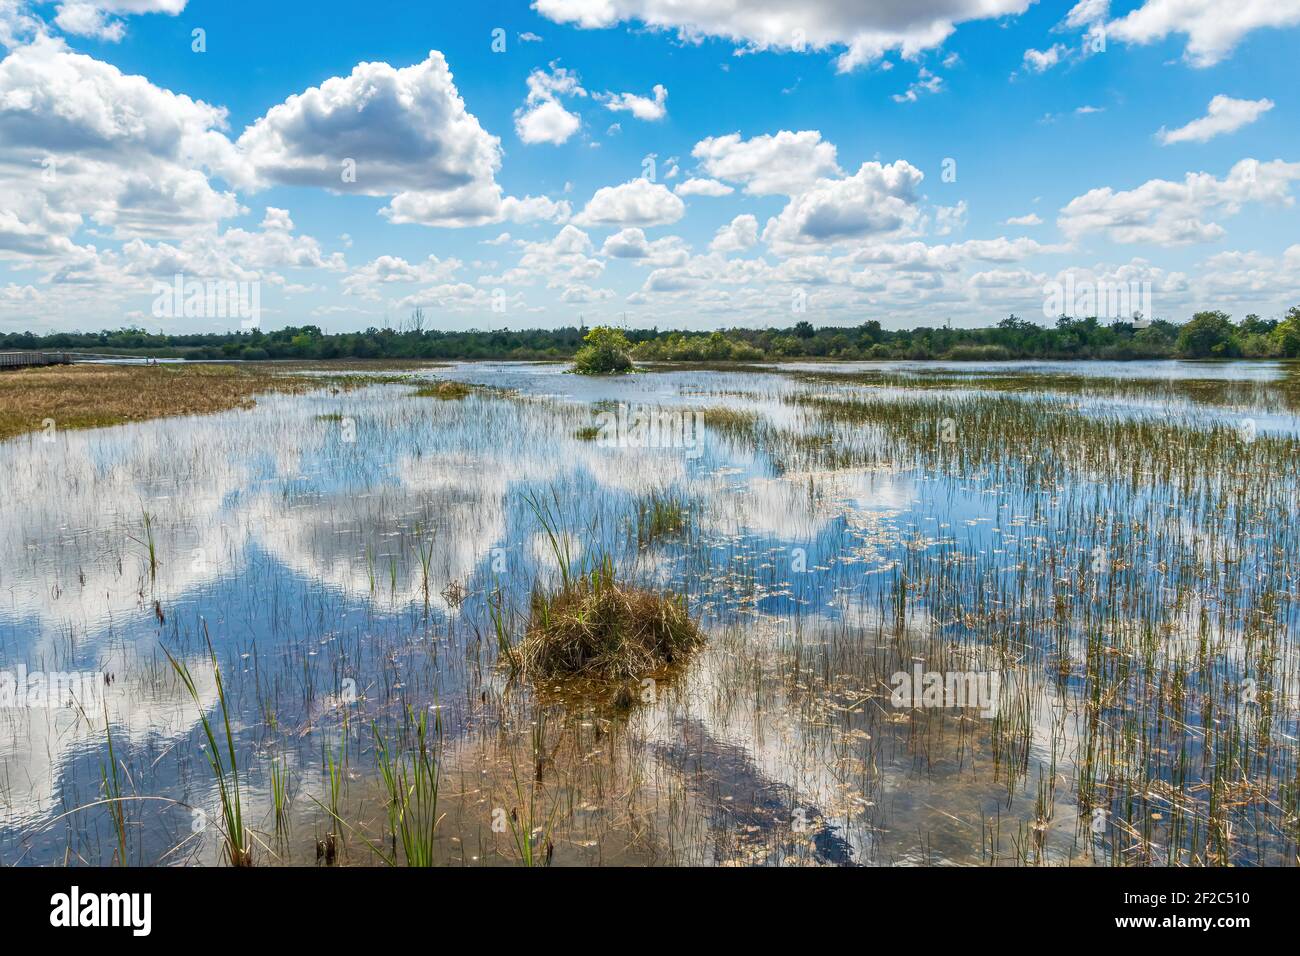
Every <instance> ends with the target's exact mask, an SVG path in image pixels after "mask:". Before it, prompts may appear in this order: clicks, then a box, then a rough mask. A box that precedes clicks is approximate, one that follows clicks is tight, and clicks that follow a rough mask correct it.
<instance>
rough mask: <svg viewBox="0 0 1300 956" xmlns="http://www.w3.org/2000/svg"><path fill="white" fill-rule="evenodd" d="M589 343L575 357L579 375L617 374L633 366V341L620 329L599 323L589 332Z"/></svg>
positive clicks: (576, 369) (585, 339) (576, 370)
mask: <svg viewBox="0 0 1300 956" xmlns="http://www.w3.org/2000/svg"><path fill="white" fill-rule="evenodd" d="M583 341H584V342H586V343H587V344H586V345H584V346H583V347H582V348H580V349H578V354H577V355H575V356H574V357H573V370H574V371H575V372H577V373H578V374H579V375H616V374H618V373H620V372H627V371H630V370H631V368H632V343H631V342H629V341H628V340H627V336H625V335H624V334H623V333H622V332H620V331H619V330H618V329H611V328H607V327H606V326H603V325H598V326H596V327H595V328H594V329H592V330H591V331H590V332H588V333H587V335H586V337H585V338H583Z"/></svg>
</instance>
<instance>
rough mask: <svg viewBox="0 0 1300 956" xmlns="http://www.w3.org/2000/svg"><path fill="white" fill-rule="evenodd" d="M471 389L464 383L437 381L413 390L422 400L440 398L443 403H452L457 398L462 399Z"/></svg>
mask: <svg viewBox="0 0 1300 956" xmlns="http://www.w3.org/2000/svg"><path fill="white" fill-rule="evenodd" d="M471 391H472V389H471V388H470V387H469V386H468V385H466V384H465V383H464V382H450V381H446V380H443V381H438V382H430V383H429V384H428V385H421V386H420V387H419V388H417V389H416V390H415V394H416V395H419V396H421V397H422V398H440V399H442V400H443V401H444V402H447V401H452V400H454V399H458V398H464V397H465V396H466V395H468V394H469V393H470V392H471Z"/></svg>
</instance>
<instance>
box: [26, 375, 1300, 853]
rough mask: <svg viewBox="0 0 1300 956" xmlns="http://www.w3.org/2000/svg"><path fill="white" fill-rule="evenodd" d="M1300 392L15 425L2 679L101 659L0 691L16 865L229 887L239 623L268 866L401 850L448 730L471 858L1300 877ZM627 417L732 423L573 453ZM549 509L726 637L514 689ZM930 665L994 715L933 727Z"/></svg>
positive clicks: (934, 392)
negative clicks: (922, 676)
mask: <svg viewBox="0 0 1300 956" xmlns="http://www.w3.org/2000/svg"><path fill="white" fill-rule="evenodd" d="M1291 374H1292V373H1291V371H1290V369H1289V368H1288V367H1287V366H1285V365H1279V364H1277V363H1225V364H1221V365H1198V364H1190V363H1128V364H1119V363H1069V364H1065V363H1055V364H1053V363H1022V364H1019V365H1012V364H1004V363H997V364H994V365H980V366H970V365H958V364H955V363H954V364H951V365H945V366H940V365H934V364H927V365H921V364H918V363H862V364H853V365H800V366H786V367H782V368H780V369H776V368H771V369H762V370H760V369H753V370H746V371H704V370H678V369H670V370H661V371H652V372H647V373H644V374H638V375H633V376H621V377H617V378H607V379H591V378H581V377H577V376H573V375H566V374H564V370H563V367H562V366H558V365H544V364H542V365H537V364H511V363H491V364H488V363H483V364H462V365H454V366H450V367H445V368H437V369H432V370H430V371H429V372H422V373H416V374H415V375H414V376H413V378H412V380H413V381H418V380H420V379H424V378H435V377H436V378H438V379H456V380H460V381H464V382H467V383H472V384H475V385H483V386H488V387H487V388H481V389H475V390H473V391H472V392H471V393H470V394H469V395H468V396H467V397H464V398H460V399H455V400H449V401H444V400H439V399H437V398H432V397H422V396H418V395H416V394H415V393H414V390H413V389H412V388H411V387H410V386H408V385H403V384H393V383H390V382H387V381H384V382H382V383H377V384H374V385H371V386H366V387H361V388H357V389H352V390H348V391H339V390H338V389H337V388H334V387H330V386H324V387H322V388H321V389H320V390H318V391H313V392H310V393H308V394H305V395H268V396H265V397H262V398H260V399H259V401H258V404H257V406H256V407H255V408H253V409H250V410H240V411H234V412H229V413H223V414H219V415H212V416H206V417H201V418H185V419H164V420H158V421H151V422H144V423H140V424H132V425H126V426H120V427H114V428H106V429H99V430H93V431H81V432H75V431H73V432H57V433H56V434H55V435H53V436H52V438H53V440H45V439H46V438H47V437H50V436H43V435H39V434H38V435H33V436H29V437H24V438H18V439H14V440H10V441H7V442H3V443H0V502H3V509H4V516H3V521H2V522H0V671H16V670H17V669H18V668H20V667H22V668H26V669H27V671H28V672H47V673H48V672H56V671H57V672H69V671H76V672H86V673H92V674H95V675H100V677H101V679H102V682H101V683H99V684H97V685H96V690H95V693H94V694H91V695H88V699H79V700H77V701H76V702H75V703H74V705H73V706H54V707H33V706H8V707H4V708H0V864H4V865H15V864H22V865H31V864H62V863H68V864H82V863H89V864H111V863H117V862H126V863H129V864H142V865H154V864H183V863H206V864H217V863H219V862H221V834H220V827H219V821H220V819H221V812H220V803H219V797H218V794H217V786H216V783H215V781H214V779H213V774H212V771H211V769H210V768H209V765H208V761H207V758H206V756H205V754H204V751H203V747H204V746H205V743H204V741H205V738H204V736H203V734H202V731H201V729H200V726H199V714H200V706H201V707H202V709H203V710H204V711H205V712H207V713H208V714H209V716H210V717H211V718H212V719H214V720H219V719H220V718H219V711H220V708H219V707H218V705H217V691H216V673H215V671H214V669H213V667H212V665H211V663H210V661H209V659H208V658H207V656H206V653H207V651H206V644H205V640H206V639H207V638H210V639H211V642H212V645H213V647H214V650H215V652H216V657H217V661H218V665H219V667H220V673H221V675H222V677H223V679H224V683H225V689H226V694H227V696H228V703H229V707H230V712H231V717H232V733H233V735H234V738H235V741H236V752H237V756H238V763H239V768H240V774H241V781H240V782H241V793H242V799H243V806H244V819H245V822H246V823H247V825H248V826H249V827H250V828H251V829H252V831H253V856H254V862H255V864H256V865H277V864H316V863H317V847H318V841H320V840H323V839H326V838H327V837H328V836H329V835H330V834H334V835H335V836H336V841H337V851H336V852H337V857H336V862H337V863H340V864H374V863H379V862H382V860H383V858H384V857H385V856H388V855H394V854H396V855H398V856H399V858H400V854H397V850H396V842H395V840H394V835H393V833H392V832H391V825H390V818H389V812H388V807H387V793H386V791H385V789H384V787H383V786H382V785H381V783H380V779H379V778H380V774H379V770H378V767H377V763H378V756H379V750H380V748H381V747H384V746H388V747H395V748H398V749H404V748H405V749H409V746H410V740H411V732H412V728H413V727H414V726H415V725H416V724H417V723H418V721H419V720H420V717H421V715H423V716H424V718H425V719H426V720H428V721H429V723H430V725H431V726H433V727H435V732H436V735H437V738H438V758H439V779H440V789H439V798H438V813H439V815H440V816H441V819H440V821H439V823H438V826H437V830H436V834H437V838H436V848H435V857H436V861H437V862H442V863H447V864H450V865H482V864H510V863H518V862H521V860H523V859H526V858H527V856H528V854H526V853H524V852H522V851H521V849H520V844H519V840H518V838H517V836H516V834H517V833H518V832H524V833H527V834H528V836H527V838H526V839H527V840H528V841H529V851H530V852H531V851H534V850H535V851H536V853H537V854H538V855H541V856H543V857H545V856H548V855H549V856H550V857H551V860H552V862H553V863H554V864H556V865H559V864H610V863H626V864H659V865H671V864H718V865H748V864H766V865H774V864H801V865H802V864H812V865H817V864H822V865H850V864H855V865H890V864H1073V865H1089V864H1094V863H1101V864H1144V863H1155V864H1170V863H1193V864H1194V863H1232V864H1236V865H1259V864H1271V865H1278V864H1282V865H1289V864H1294V863H1295V862H1296V845H1297V835H1298V834H1300V817H1298V816H1297V809H1298V806H1297V801H1298V795H1300V776H1298V769H1297V768H1298V766H1300V762H1298V761H1297V736H1296V735H1297V714H1298V712H1300V705H1298V703H1297V691H1298V685H1297V656H1296V648H1295V634H1296V631H1295V624H1296V598H1297V586H1298V585H1297V580H1298V574H1300V519H1298V518H1297V515H1300V480H1298V476H1297V462H1300V456H1298V455H1297V452H1298V451H1300V442H1297V439H1296V436H1297V435H1300V419H1297V410H1298V407H1297V406H1296V405H1295V404H1294V403H1293V402H1294V399H1293V393H1292V391H1291ZM1081 377H1082V378H1086V379H1088V381H1087V382H1086V383H1085V384H1082V385H1081V384H1080V383H1079V382H1078V381H1077V379H1079V378H1081ZM1054 381H1057V382H1059V383H1060V384H1059V387H1054V386H1053V382H1054ZM1067 382H1068V383H1069V384H1068V387H1067V384H1066V383H1067ZM620 407H621V408H622V409H624V411H627V410H631V411H632V412H635V410H636V409H637V408H652V409H655V410H658V411H663V412H667V413H669V414H678V413H681V414H693V413H694V412H696V411H698V412H700V413H701V414H702V416H703V430H702V432H700V433H699V439H700V440H699V441H698V442H695V441H692V442H691V443H690V447H680V443H678V444H677V445H676V446H674V447H661V446H657V445H656V444H655V443H653V442H651V443H649V444H648V446H646V447H642V446H641V444H640V443H639V441H638V440H636V439H635V438H634V439H633V440H631V441H623V442H611V441H608V440H606V439H605V437H603V436H602V437H593V435H592V434H591V433H590V432H586V433H584V432H583V429H587V428H592V427H593V426H594V425H597V424H599V423H600V422H601V421H608V420H609V419H608V418H606V419H602V418H600V416H601V415H602V413H604V414H610V413H616V412H617V411H618V409H619V408H620ZM686 421H687V423H688V426H689V425H690V423H691V422H693V419H690V418H688V419H686ZM692 434H693V433H692ZM530 496H531V497H532V498H533V499H534V501H535V502H538V501H540V502H543V503H545V507H546V509H547V510H549V511H550V513H551V514H552V516H553V517H554V519H555V523H556V524H557V525H558V526H559V530H560V531H561V532H562V537H563V538H564V539H565V540H566V541H567V542H568V547H569V555H570V558H571V559H572V560H571V563H572V565H573V566H574V567H575V568H576V567H578V566H580V565H581V564H582V563H583V562H584V561H588V560H591V559H592V558H593V557H595V556H598V555H609V556H610V557H611V558H612V560H613V561H614V564H615V566H616V567H617V568H618V571H619V574H620V576H622V577H624V578H626V579H628V580H630V581H633V582H635V583H638V584H641V585H644V586H650V587H654V588H657V589H671V590H675V591H678V592H681V593H684V594H685V595H686V596H687V598H688V601H689V604H690V607H691V609H692V612H693V613H694V614H696V615H697V616H698V617H699V620H700V623H701V626H702V628H703V629H704V631H705V632H706V633H707V635H708V637H709V640H708V644H707V645H706V646H705V647H704V648H703V649H702V650H701V651H700V652H699V653H698V654H696V655H695V657H694V658H693V659H692V660H691V661H689V662H688V663H687V664H686V665H685V666H683V667H680V668H677V669H676V670H675V671H674V672H673V673H671V674H664V675H657V676H656V679H655V681H654V682H652V683H647V684H642V685H639V686H638V687H637V688H636V695H635V699H634V700H633V701H632V703H631V704H630V705H629V704H628V703H627V701H625V700H622V701H620V700H616V699H615V698H616V696H617V695H616V694H615V693H613V691H612V690H611V689H609V688H600V687H581V688H575V687H572V686H541V687H537V686H534V685H533V684H532V683H531V682H530V681H527V680H521V679H515V680H512V679H510V677H509V675H507V674H506V673H505V672H504V671H503V670H502V669H501V668H499V667H497V666H496V658H497V648H498V638H497V626H498V625H497V622H500V624H501V626H502V627H503V628H504V630H505V631H506V633H508V634H510V635H512V637H513V638H515V639H517V638H518V636H519V635H520V634H521V633H522V631H523V628H524V626H525V623H526V621H527V617H528V609H529V596H530V594H531V592H532V591H533V589H534V588H537V587H543V588H545V587H554V586H556V584H557V582H558V580H559V578H560V572H559V570H558V568H557V561H556V556H555V554H554V551H553V548H552V547H551V544H550V541H549V539H548V537H547V535H546V533H545V529H544V528H543V526H542V523H541V522H540V521H539V517H538V514H537V512H536V510H535V505H534V504H530V503H529V497H530ZM650 496H656V497H658V498H659V499H661V500H672V501H674V502H677V503H679V504H680V505H681V507H682V508H683V509H684V511H685V514H686V515H687V516H688V517H687V523H686V527H684V528H682V529H679V530H668V531H662V530H655V529H649V530H648V529H647V528H646V527H645V525H644V523H643V521H642V519H641V518H639V515H642V514H643V506H644V504H645V502H646V501H647V500H649V498H650ZM151 548H152V553H153V554H154V556H155V559H154V561H153V562H152V563H151V560H150V552H151ZM164 648H165V649H166V650H167V651H168V652H169V653H171V654H172V655H174V656H176V657H178V658H180V659H183V660H185V661H186V662H187V664H188V666H189V668H190V670H191V672H192V673H193V675H194V678H195V686H196V690H197V693H198V697H199V703H197V704H196V702H195V700H194V699H193V697H192V696H191V695H190V694H189V693H188V692H187V691H186V689H185V688H184V687H183V686H182V685H181V683H180V682H179V681H178V680H177V678H176V675H175V674H174V673H173V671H172V668H171V666H170V664H169V663H168V660H167V657H166V656H165V654H164V652H163V651H164ZM918 670H919V671H923V672H926V673H930V672H937V673H941V674H981V675H996V677H997V683H996V689H995V693H994V699H993V700H991V701H983V702H982V703H981V705H978V706H961V707H957V706H946V704H947V702H946V701H945V702H942V704H941V705H938V706H932V705H929V704H927V703H926V702H923V701H920V700H917V701H911V702H908V701H904V702H903V704H902V705H899V703H898V702H897V701H896V700H895V699H894V695H893V691H894V689H895V687H896V685H897V675H899V674H908V675H910V674H912V673H914V672H915V671H918ZM102 675H110V676H109V677H108V678H103V677H102ZM89 698H93V699H89ZM106 726H107V728H108V729H110V730H111V732H112V738H113V749H114V755H115V758H116V770H117V781H118V782H117V784H116V786H117V787H118V789H119V790H120V792H121V793H122V794H123V795H124V799H123V800H121V801H120V805H121V806H122V807H124V827H123V829H124V830H125V839H124V840H122V839H121V838H120V836H119V834H118V832H117V829H116V826H115V823H114V819H113V816H112V813H111V806H114V805H118V804H106V803H105V802H104V798H105V787H106V786H107V784H106V779H109V780H111V779H113V774H112V773H111V770H112V767H111V766H110V764H109V758H108V747H107V736H106V733H105V730H106ZM395 741H396V742H397V743H393V742H395ZM333 768H341V769H337V770H334V769H333ZM273 779H279V780H286V781H287V786H286V787H285V797H284V802H283V805H282V814H281V818H280V819H279V820H278V821H277V819H276V817H277V813H276V802H277V801H276V797H275V794H274V791H275V789H276V787H275V786H274V784H273ZM123 844H124V845H125V847H126V852H125V860H122V859H121V857H122V856H123V854H122V850H121V847H122V845H123ZM534 844H535V846H534Z"/></svg>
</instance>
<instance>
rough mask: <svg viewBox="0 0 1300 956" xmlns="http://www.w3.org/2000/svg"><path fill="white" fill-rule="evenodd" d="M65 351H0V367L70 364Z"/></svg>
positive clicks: (70, 357)
mask: <svg viewBox="0 0 1300 956" xmlns="http://www.w3.org/2000/svg"><path fill="white" fill-rule="evenodd" d="M71 363H72V356H70V355H69V354H68V353H67V352H0V368H24V367H26V366H29V365H70V364H71Z"/></svg>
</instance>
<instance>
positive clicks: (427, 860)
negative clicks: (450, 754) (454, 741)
mask: <svg viewBox="0 0 1300 956" xmlns="http://www.w3.org/2000/svg"><path fill="white" fill-rule="evenodd" d="M408 717H409V718H410V720H409V723H410V724H413V726H414V730H415V738H414V741H413V745H412V747H411V748H410V749H409V750H405V749H403V750H400V751H399V752H398V753H396V754H394V753H393V752H392V750H391V749H390V747H389V745H388V743H387V742H386V741H385V740H384V738H383V737H382V736H381V734H380V732H379V728H378V727H375V728H374V734H375V745H376V762H377V764H378V767H379V773H380V775H381V777H382V778H383V782H384V789H385V793H386V794H387V798H388V802H387V806H388V828H389V836H390V838H391V840H392V847H393V856H392V857H390V858H389V860H388V862H389V863H394V864H395V863H397V862H399V861H400V862H402V863H405V864H406V865H407V866H432V865H433V864H434V861H435V852H434V851H435V833H436V831H437V828H438V822H439V820H440V819H441V817H440V816H439V815H438V756H437V752H436V750H437V747H438V745H439V744H440V742H441V739H442V729H441V725H440V724H439V723H438V722H437V721H436V720H435V722H434V725H433V728H432V731H431V729H430V727H429V723H428V713H427V712H421V713H420V715H419V716H418V717H415V716H414V715H412V714H410V712H409V711H408ZM399 843H400V846H401V851H402V852H401V855H400V856H398V855H397V847H398V845H399Z"/></svg>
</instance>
